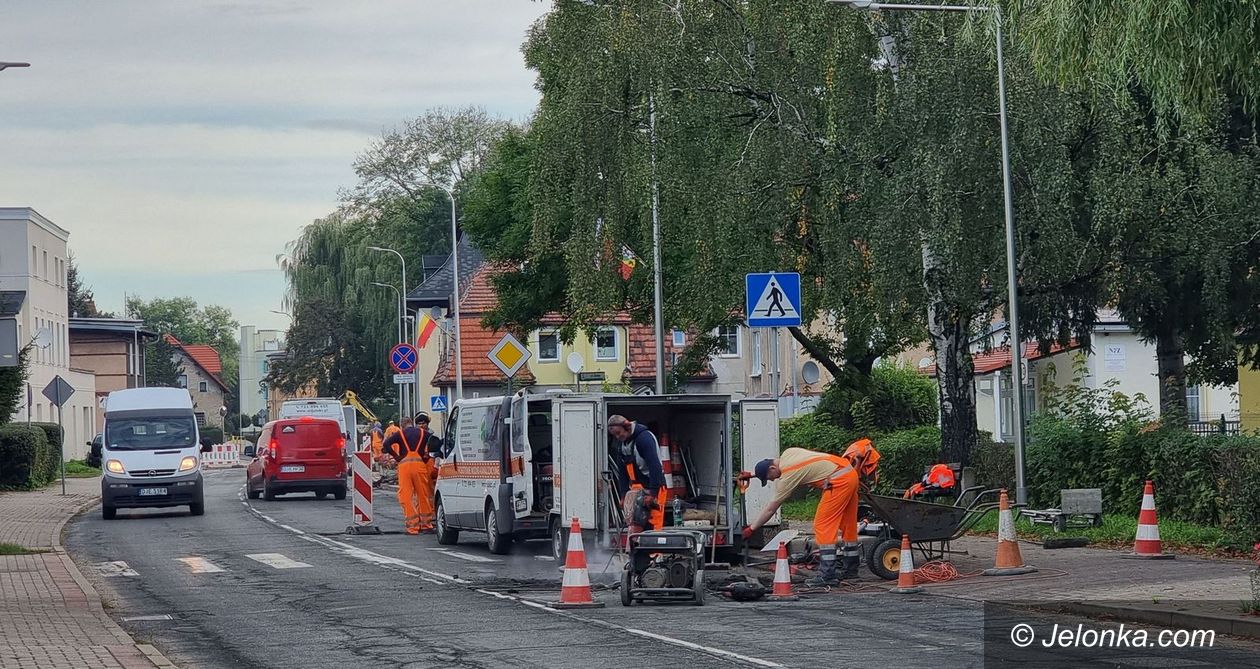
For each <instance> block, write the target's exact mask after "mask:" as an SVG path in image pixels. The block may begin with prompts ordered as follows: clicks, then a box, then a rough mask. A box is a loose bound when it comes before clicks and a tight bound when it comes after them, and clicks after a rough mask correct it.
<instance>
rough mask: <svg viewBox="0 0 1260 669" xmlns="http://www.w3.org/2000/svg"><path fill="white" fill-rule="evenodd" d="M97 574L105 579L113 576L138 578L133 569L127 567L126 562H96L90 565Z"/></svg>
mask: <svg viewBox="0 0 1260 669" xmlns="http://www.w3.org/2000/svg"><path fill="white" fill-rule="evenodd" d="M92 568H93V569H95V570H96V572H97V573H98V574H100V575H101V576H104V577H106V578H109V577H114V576H139V575H140V574H139V573H138V572H136V570H135V569H132V568H131V567H128V566H127V563H126V562H122V561H121V560H119V561H116V562H98V563H96V564H94V565H92Z"/></svg>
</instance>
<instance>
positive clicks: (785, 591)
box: [770, 543, 800, 602]
mask: <svg viewBox="0 0 1260 669" xmlns="http://www.w3.org/2000/svg"><path fill="white" fill-rule="evenodd" d="M798 599H800V596H798V595H797V594H796V592H795V591H793V590H792V568H791V567H790V566H789V565H788V552H787V544H786V543H781V544H779V552H778V555H776V556H775V560H774V588H773V589H772V590H771V591H770V600H771V601H775V602H794V601H796V600H798Z"/></svg>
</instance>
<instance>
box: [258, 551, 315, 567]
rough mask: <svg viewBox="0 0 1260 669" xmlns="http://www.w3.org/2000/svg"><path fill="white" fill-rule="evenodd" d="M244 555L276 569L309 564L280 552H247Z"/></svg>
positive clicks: (307, 565)
mask: <svg viewBox="0 0 1260 669" xmlns="http://www.w3.org/2000/svg"><path fill="white" fill-rule="evenodd" d="M245 557H247V558H249V559H251V560H254V561H257V562H261V563H263V564H265V565H267V566H268V567H274V568H276V569H300V568H302V567H309V566H310V565H309V564H306V563H305V562H298V561H297V560H291V559H289V558H287V557H285V556H283V555H281V554H280V553H248V554H246V555H245Z"/></svg>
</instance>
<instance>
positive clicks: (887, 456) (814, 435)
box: [779, 413, 941, 491]
mask: <svg viewBox="0 0 1260 669" xmlns="http://www.w3.org/2000/svg"><path fill="white" fill-rule="evenodd" d="M862 436H864V435H862V434H859V433H854V432H848V431H846V430H842V429H840V428H838V427H835V426H834V425H831V424H830V423H828V422H826V417H824V416H822V415H819V414H816V413H811V414H804V415H801V416H796V417H794V418H789V419H787V420H785V421H783V422H782V423H781V425H780V428H779V444H780V447H782V448H791V447H794V446H796V447H800V448H808V449H810V450H813V451H821V452H824V453H835V454H837V455H839V454H841V453H844V450H845V449H846V448H848V447H849V444H851V443H853V442H854V441H855V440H857V439H859V438H861V437H862ZM870 437H871V440H872V441H874V442H875V448H876V450H878V451H879V454H880V461H879V462H880V475H879V490H880V491H888V490H892V489H898V488H905V487H907V486H909V485H910V484H912V483H914V482H915V481H918V480H919V479H920V478H922V477H923V472H924V471H926V470H927V468H928V467H931V466H932V465H933V464H935V463H937V462H940V453H941V430H940V428H937V427H932V426H929V427H916V428H911V429H909V430H900V431H897V432H890V433H887V434H878V433H873V434H871V435H870Z"/></svg>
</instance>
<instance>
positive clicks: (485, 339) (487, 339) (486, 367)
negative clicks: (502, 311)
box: [433, 314, 535, 388]
mask: <svg viewBox="0 0 1260 669" xmlns="http://www.w3.org/2000/svg"><path fill="white" fill-rule="evenodd" d="M459 324H460V332H459V338H460V351H461V353H462V354H463V361H464V364H463V372H464V385H470V384H483V385H484V384H500V383H504V382H506V381H507V378H506V377H504V376H503V372H500V371H499V368H498V367H495V366H494V363H493V362H490V358H489V357H488V356H489V355H490V349H492V348H494V345H495V344H498V343H499V340H500V339H502V338H503V335H504V334H506V333H504V332H501V331H498V330H487V329H485V328H484V327H482V325H481V317H480V316H465V315H463V314H460V318H459ZM534 381H535V377H534V372H533V371H531V370H530V368H529V363H526V364H525V366H524V367H522V368H521V369H520V371H518V372H517V373H516V376H515V377H513V382H514V383H515V384H516V385H517V387H521V386H528V385H533V383H534ZM433 385H435V386H437V387H440V388H444V387H449V386H453V385H455V356H453V355H448V356H446V357H445V358H444V359H443V360H442V366H441V368H440V369H439V370H438V372H437V374H434V375H433Z"/></svg>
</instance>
